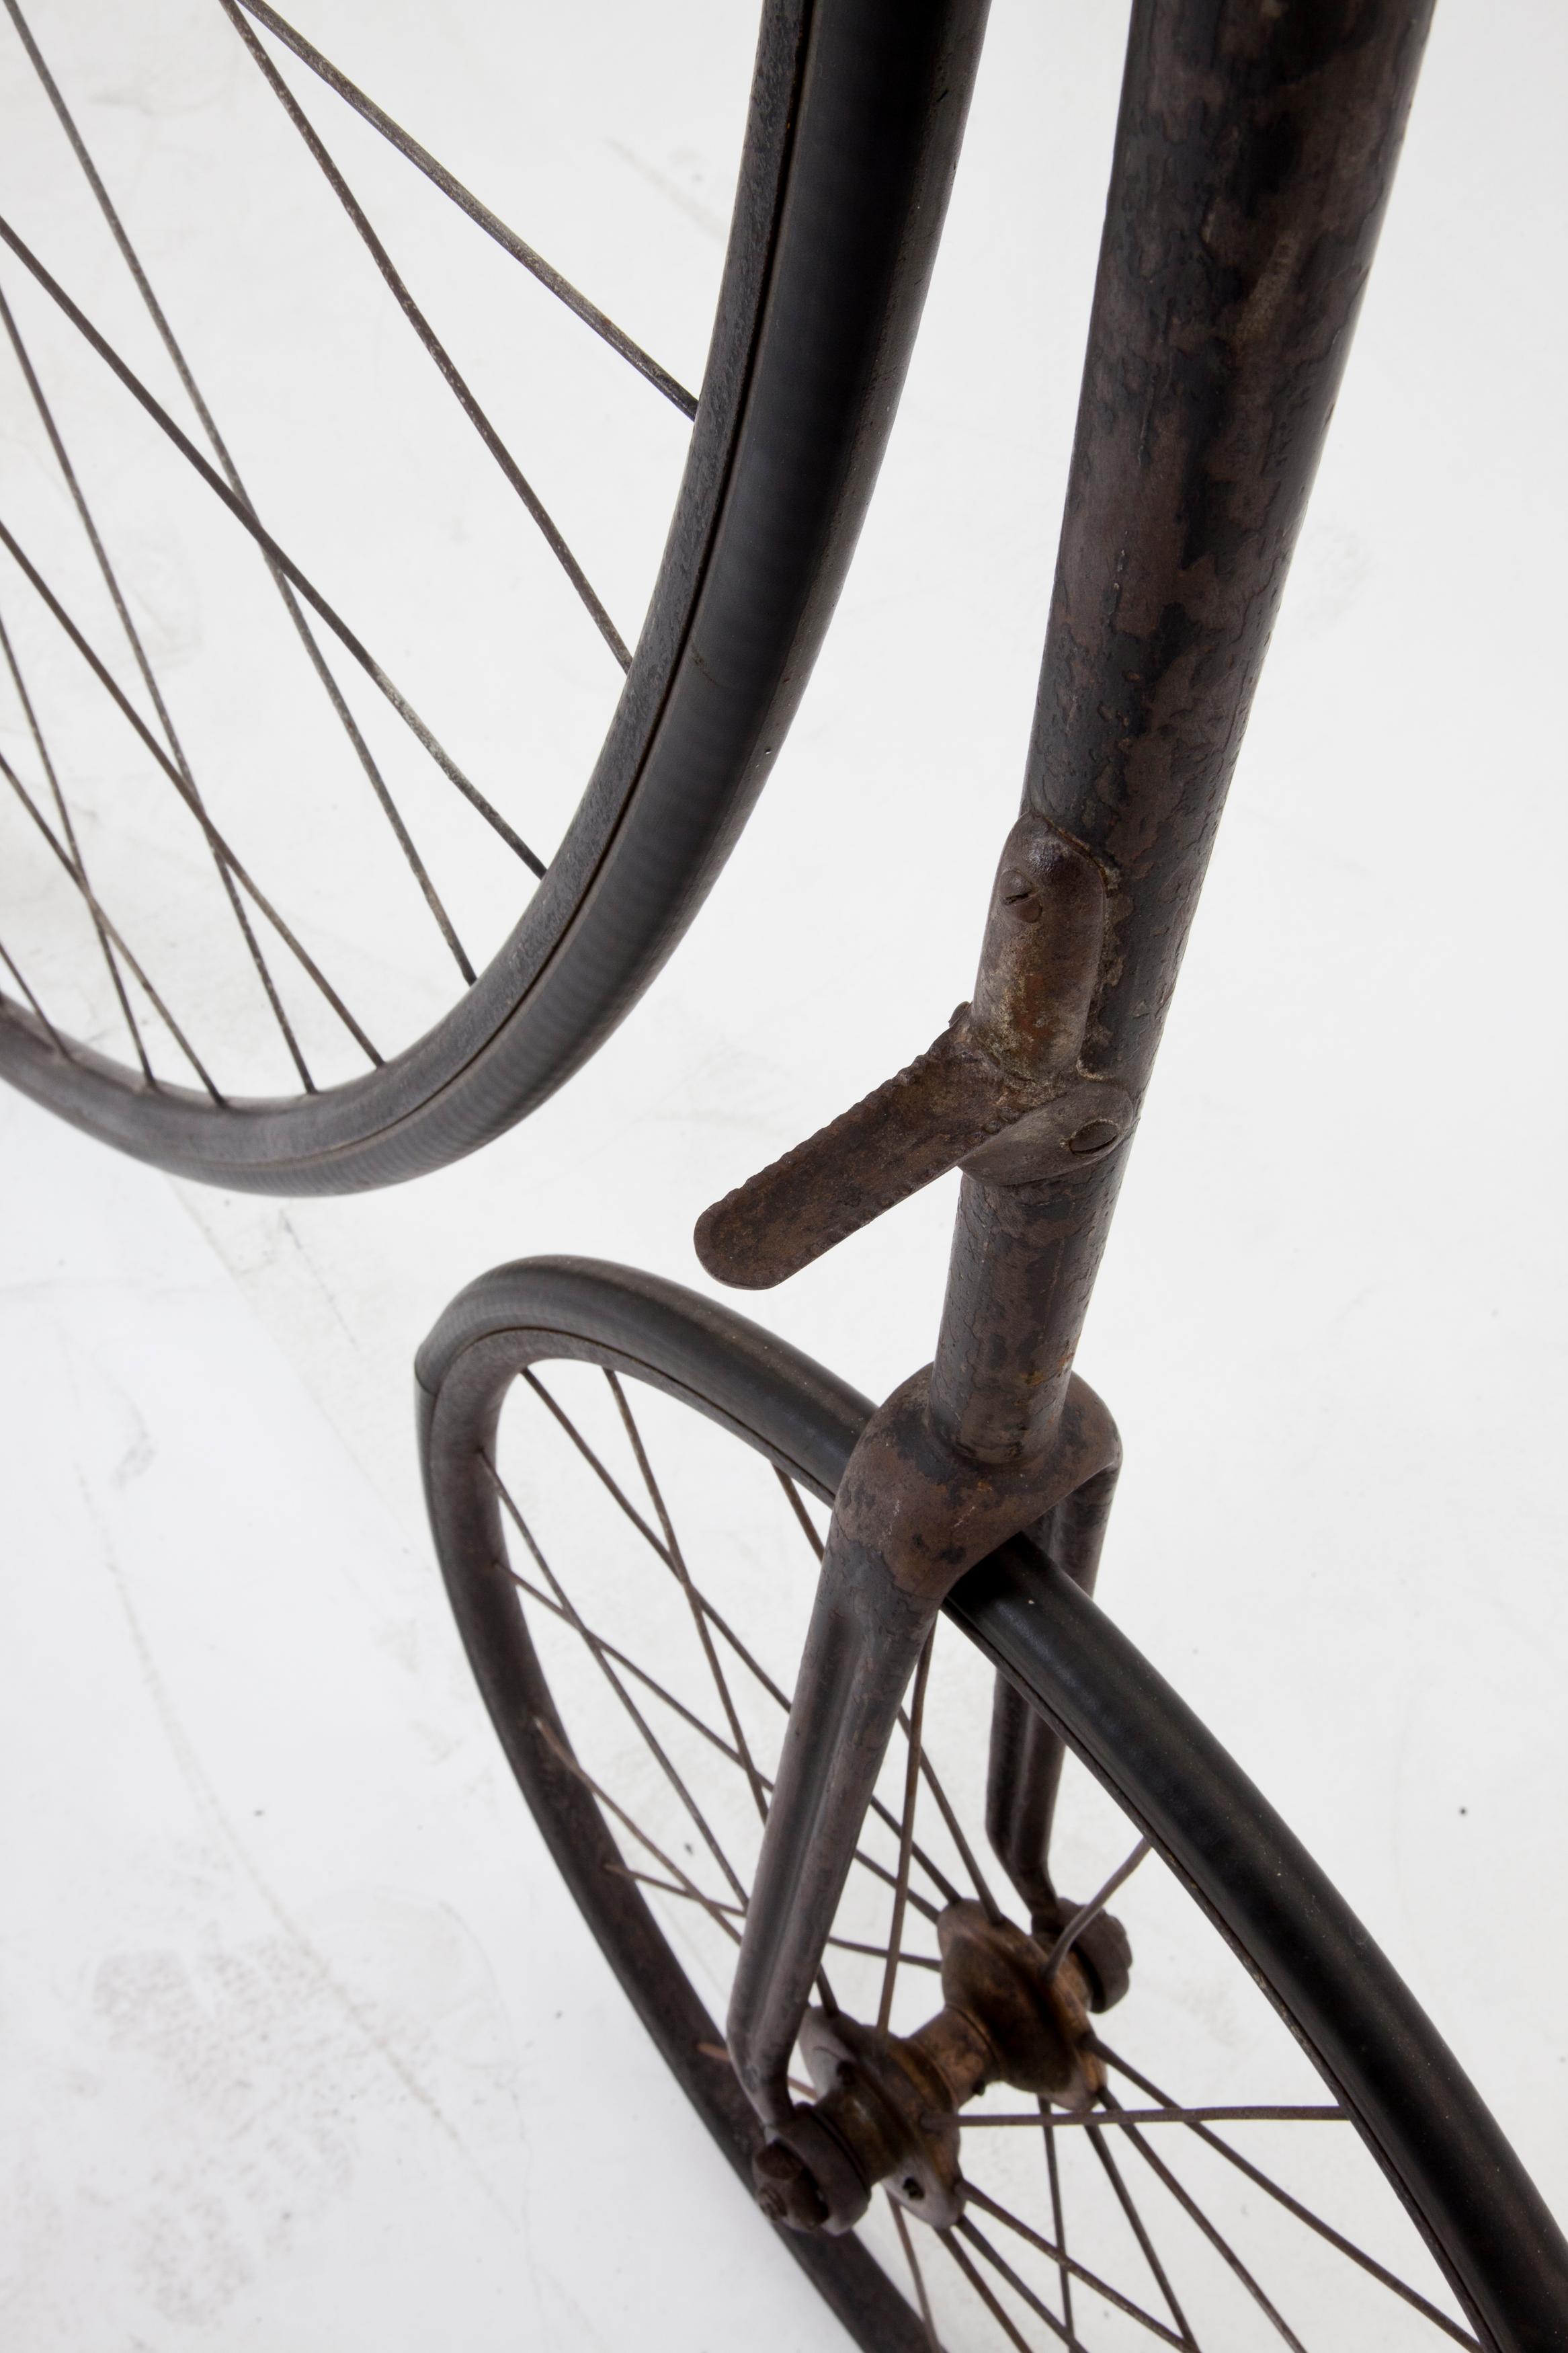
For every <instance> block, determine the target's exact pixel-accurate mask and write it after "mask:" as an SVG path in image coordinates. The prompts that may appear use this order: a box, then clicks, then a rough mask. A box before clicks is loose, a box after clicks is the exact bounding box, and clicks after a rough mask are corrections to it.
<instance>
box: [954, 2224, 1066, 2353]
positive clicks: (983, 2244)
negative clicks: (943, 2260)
mask: <svg viewBox="0 0 1568 2353" xmlns="http://www.w3.org/2000/svg"><path fill="white" fill-rule="evenodd" d="M952 2227H953V2229H954V2230H955V2231H957V2232H958V2233H959V2234H960V2236H961V2237H962V2238H963V2239H965V2240H967V2242H968V2243H969V2244H970V2245H971V2246H972V2247H973V2249H974V2250H975V2252H976V2253H978V2254H982V2255H984V2258H985V2260H986V2262H987V2263H989V2264H990V2265H991V2266H992V2268H993V2269H994V2271H997V2272H999V2273H1000V2274H1001V2275H1002V2277H1003V2278H1004V2279H1005V2281H1006V2283H1007V2284H1008V2286H1009V2287H1010V2288H1011V2289H1012V2291H1013V2293H1014V2295H1016V2296H1020V2297H1022V2299H1023V2301H1024V2302H1025V2303H1026V2305H1027V2306H1028V2307H1029V2309H1030V2311H1031V2312H1033V2313H1036V2314H1037V2315H1038V2316H1039V2318H1040V2319H1042V2320H1043V2321H1044V2322H1045V2324H1046V2327H1047V2328H1048V2329H1049V2330H1050V2331H1051V2333H1052V2335H1053V2336H1056V2337H1060V2338H1061V2341H1062V2343H1063V2344H1064V2345H1070V2346H1071V2347H1072V2348H1073V2353H1083V2348H1082V2346H1081V2345H1080V2344H1079V2340H1078V2338H1077V2337H1075V2336H1074V2334H1073V2332H1072V2330H1071V2329H1070V2328H1069V2327H1068V2326H1067V2324H1066V2323H1065V2322H1064V2321H1060V2320H1058V2318H1057V2316H1056V2314H1055V2313H1054V2312H1052V2311H1051V2310H1050V2308H1049V2306H1047V2305H1045V2304H1042V2302H1041V2301H1040V2298H1039V2297H1038V2296H1037V2295H1036V2294H1035V2291H1034V2289H1033V2288H1032V2287H1030V2286H1028V2285H1027V2284H1026V2282H1025V2281H1023V2280H1021V2279H1020V2278H1019V2277H1018V2274H1017V2273H1016V2271H1015V2270H1014V2269H1013V2266H1012V2264H1011V2263H1008V2262H1007V2261H1006V2260H1005V2257H1004V2256H1002V2255H1000V2254H998V2253H997V2252H996V2249H995V2248H994V2246H993V2245H992V2243H991V2242H990V2240H989V2239H988V2238H986V2236H985V2234H984V2232H982V2231H978V2230H976V2228H975V2226H974V2224H973V2222H972V2221H970V2220H969V2217H968V2216H967V2214H964V2215H961V2216H960V2218H959V2220H958V2221H956V2222H955V2223H954V2224H953V2226H952Z"/></svg>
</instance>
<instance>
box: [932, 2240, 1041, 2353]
mask: <svg viewBox="0 0 1568 2353" xmlns="http://www.w3.org/2000/svg"><path fill="white" fill-rule="evenodd" d="M936 2235H937V2242H938V2244H939V2245H941V2246H943V2247H945V2248H946V2249H947V2252H948V2253H949V2254H950V2255H951V2256H952V2260H953V2262H954V2263H956V2264H957V2265H958V2268H959V2270H960V2271H961V2272H962V2273H963V2276H964V2278H965V2279H966V2280H967V2281H968V2282H969V2284H970V2286H971V2287H972V2288H973V2290H974V2293H975V2295H977V2296H978V2297H979V2298H980V2301H981V2303H982V2304H983V2305H984V2306H985V2309H986V2311H987V2312H988V2313H989V2314H990V2315H991V2317H992V2319H993V2320H994V2322H995V2323H996V2326H997V2327H998V2328H1000V2329H1001V2330H1002V2332H1003V2334H1004V2335H1005V2337H1006V2338H1007V2340H1008V2342H1009V2343H1010V2344H1012V2345H1016V2347H1017V2348H1018V2353H1030V2348H1029V2344H1028V2340H1027V2339H1026V2337H1020V2336H1019V2334H1018V2331H1017V2329H1016V2327H1014V2325H1013V2323H1012V2321H1011V2320H1010V2319H1009V2318H1008V2316H1007V2315H1006V2314H1005V2312H1004V2311H1003V2309H1002V2306H1000V2305H999V2304H998V2303H997V2301H996V2298H995V2295H994V2293H993V2291H992V2288H991V2285H990V2284H989V2282H988V2281H986V2280H984V2279H983V2278H982V2277H981V2275H980V2274H979V2273H978V2272H977V2271H976V2270H975V2268H974V2265H973V2263H971V2262H970V2260H969V2257H968V2256H967V2255H966V2254H965V2253H964V2252H963V2248H962V2247H961V2246H960V2245H959V2243H958V2241H957V2240H956V2239H955V2238H954V2237H953V2235H952V2232H951V2231H939V2232H937V2234H936ZM1056 2325H1057V2327H1058V2329H1059V2327H1060V2323H1059V2322H1058V2323H1057V2324H1056Z"/></svg>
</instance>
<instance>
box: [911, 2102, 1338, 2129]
mask: <svg viewBox="0 0 1568 2353" xmlns="http://www.w3.org/2000/svg"><path fill="white" fill-rule="evenodd" d="M1119 2113H1120V2116H1121V2122H1122V2123H1123V2124H1134V2125H1194V2124H1291V2125H1303V2124H1346V2123H1348V2122H1349V2116H1348V2115H1347V2112H1346V2111H1345V2110H1344V2109H1343V2108H1328V2107H1321V2106H1319V2107H1298V2108H1279V2107H1272V2108H1270V2107H1252V2108H1178V2107H1174V2106H1173V2107H1168V2108H1122V2109H1121V2110H1120V2112H1119ZM958 2121H959V2123H960V2124H961V2125H963V2127H964V2128H965V2130H966V2131H973V2130H986V2131H994V2130H996V2129H997V2128H998V2127H1001V2126H1028V2127H1029V2128H1030V2129H1031V2130H1034V2131H1038V2130H1039V2129H1040V2127H1041V2126H1044V2127H1045V2129H1046V2130H1047V2131H1048V2132H1063V2131H1066V2130H1067V2128H1068V2126H1073V2125H1084V2126H1088V2125H1092V2124H1096V2123H1098V2122H1099V2119H1098V2117H1097V2116H1095V2115H1094V2112H1093V2110H1092V2109H1089V2108H1057V2109H1053V2110H1052V2111H1051V2112H1050V2113H1049V2114H1048V2115H1047V2116H1037V2115H1036V2116H1029V2115H1019V2116H960V2117H959V2119H958Z"/></svg>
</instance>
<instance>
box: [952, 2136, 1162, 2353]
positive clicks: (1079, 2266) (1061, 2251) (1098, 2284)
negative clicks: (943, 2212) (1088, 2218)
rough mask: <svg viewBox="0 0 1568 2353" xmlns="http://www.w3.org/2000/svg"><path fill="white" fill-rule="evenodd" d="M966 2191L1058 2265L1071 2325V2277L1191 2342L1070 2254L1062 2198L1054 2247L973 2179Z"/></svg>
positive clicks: (1131, 2314) (1150, 2325) (1155, 2328)
mask: <svg viewBox="0 0 1568 2353" xmlns="http://www.w3.org/2000/svg"><path fill="white" fill-rule="evenodd" d="M1047 2146H1048V2144H1047ZM963 2193H964V2198H965V2200H966V2202H967V2203H968V2204H969V2205H971V2206H978V2207H979V2208H980V2209H981V2210H982V2211H983V2212H984V2213H987V2214H989V2215H990V2216H991V2217H992V2218H993V2220H994V2221H998V2222H1000V2223H1001V2224H1002V2226H1003V2228H1004V2229H1005V2230H1008V2231H1015V2232H1016V2233H1017V2235H1018V2237H1019V2238H1020V2239H1026V2240H1027V2242H1028V2243H1029V2245H1030V2246H1031V2247H1034V2248H1036V2249H1037V2250H1038V2252H1039V2253H1041V2254H1042V2255H1045V2256H1047V2258H1048V2260H1049V2261H1050V2262H1051V2263H1055V2264H1056V2266H1057V2270H1058V2275H1059V2277H1060V2279H1061V2284H1062V2304H1063V2313H1064V2317H1065V2319H1066V2322H1067V2325H1068V2327H1069V2328H1070V2327H1072V2307H1071V2300H1070V2295H1069V2290H1068V2280H1069V2278H1070V2279H1075V2280H1079V2281H1081V2283H1082V2284H1083V2285H1084V2286H1085V2287H1087V2288H1090V2289H1092V2291H1093V2292H1094V2294H1095V2295H1099V2296H1103V2297H1104V2299H1105V2301H1106V2303H1107V2304H1113V2305H1114V2306H1116V2309H1117V2311H1118V2312H1124V2313H1125V2314H1126V2315H1127V2316H1128V2318H1129V2319H1130V2320H1136V2321H1138V2322H1139V2323H1140V2324H1141V2325H1142V2327H1144V2328H1147V2329H1149V2330H1150V2331H1151V2332H1152V2334H1153V2335H1154V2336H1156V2337H1160V2338H1162V2339H1163V2342H1164V2343H1165V2344H1167V2345H1175V2346H1185V2345H1188V2344H1190V2342H1191V2339H1190V2338H1188V2337H1178V2336H1177V2334H1176V2332H1175V2330H1174V2329H1173V2328H1168V2327H1166V2325H1165V2323H1164V2322H1163V2320H1157V2319H1156V2318H1155V2317H1154V2315H1153V2314H1152V2312H1145V2311H1144V2309H1143V2307H1142V2305H1141V2304H1134V2303H1133V2301H1132V2299H1131V2296H1127V2295H1122V2293H1121V2289H1120V2288H1117V2287H1112V2286H1111V2284H1110V2281H1109V2280H1105V2279H1101V2278H1100V2274H1099V2273H1098V2272H1091V2271H1090V2270H1089V2266H1088V2264H1087V2263H1079V2262H1078V2261H1077V2259H1076V2258H1075V2257H1074V2256H1072V2255H1069V2254H1068V2251H1067V2245H1066V2240H1065V2233H1064V2232H1063V2230H1062V2222H1061V2211H1060V2204H1059V2201H1058V2203H1057V2209H1056V2229H1057V2243H1056V2244H1055V2245H1054V2246H1053V2245H1052V2243H1051V2242H1050V2240H1049V2239H1047V2238H1045V2237H1043V2236H1042V2235H1041V2233H1040V2232H1038V2231H1033V2230H1031V2229H1030V2227H1029V2225H1028V2223H1027V2222H1024V2221H1019V2219H1018V2217H1017V2215H1016V2214H1010V2213H1009V2212H1008V2211H1007V2209H1006V2208H1005V2206H999V2205H998V2204H997V2202H996V2200H995V2199H994V2198H988V2197H987V2196H986V2194H985V2192H984V2190H983V2189H977V2188H976V2187H975V2185H974V2183H973V2181H968V2180H966V2181H965V2183H964V2185H963Z"/></svg>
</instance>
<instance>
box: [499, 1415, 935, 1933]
mask: <svg viewBox="0 0 1568 2353" xmlns="http://www.w3.org/2000/svg"><path fill="white" fill-rule="evenodd" d="M479 1461H480V1462H481V1463H482V1464H483V1467H484V1471H485V1474H486V1476H487V1477H488V1478H489V1480H490V1482H491V1483H492V1484H493V1485H494V1487H495V1490H496V1493H498V1495H499V1496H500V1500H501V1503H502V1505H503V1506H504V1508H505V1510H506V1512H507V1514H508V1516H509V1518H510V1520H511V1522H512V1524H513V1525H514V1526H515V1527H516V1528H517V1530H518V1533H519V1534H520V1535H521V1537H522V1540H523V1542H524V1543H525V1544H526V1545H527V1546H528V1547H529V1549H530V1551H531V1552H532V1551H533V1550H534V1544H533V1537H532V1535H531V1532H530V1529H529V1527H528V1524H527V1522H526V1521H525V1520H524V1519H523V1517H522V1514H521V1512H520V1511H519V1509H518V1507H517V1505H516V1504H515V1503H514V1501H513V1500H512V1497H511V1493H510V1490H509V1489H508V1487H507V1485H506V1482H505V1481H504V1480H503V1479H502V1478H501V1476H500V1472H498V1471H497V1470H496V1468H495V1466H494V1464H493V1463H491V1462H490V1461H488V1460H487V1458H486V1457H485V1456H484V1455H482V1454H481V1455H480V1456H479ZM535 1556H536V1557H537V1555H535ZM497 1565H498V1567H500V1571H501V1574H502V1575H503V1576H504V1577H507V1578H509V1579H510V1582H511V1583H512V1584H513V1585H515V1586H516V1587H518V1588H519V1589H520V1591H521V1592H523V1593H526V1594H527V1596H528V1598H529V1599H530V1600H531V1601H536V1602H538V1603H539V1604H540V1606H541V1607H542V1609H549V1610H551V1611H552V1612H553V1613H554V1615H555V1616H556V1617H558V1618H560V1619H562V1620H563V1621H564V1622H565V1623H567V1624H569V1625H573V1626H574V1630H575V1631H576V1632H578V1633H579V1634H580V1635H582V1637H583V1639H584V1641H592V1642H594V1643H595V1644H597V1645H598V1647H599V1648H600V1649H602V1650H603V1651H604V1652H605V1656H606V1657H607V1658H610V1659H612V1660H613V1661H614V1662H615V1663H616V1665H617V1666H619V1667H624V1668H625V1669H626V1672H627V1673H628V1674H631V1675H635V1676H636V1677H637V1681H638V1682H639V1683H643V1684H645V1685H646V1686H647V1689H648V1690H649V1691H650V1692H652V1693H653V1694H655V1696H656V1697H657V1698H658V1699H661V1700H662V1701H663V1702H664V1704H665V1705H666V1706H667V1707H669V1708H673V1710H674V1711H675V1713H676V1715H679V1716H681V1717H682V1718H683V1719H684V1720H685V1722H686V1723H688V1724H689V1725H690V1726H691V1728H692V1730H693V1731H694V1732H698V1733H700V1734H701V1736H702V1737H703V1739H704V1740H706V1741H708V1742H710V1744H711V1746H713V1747H715V1748H716V1749H718V1751H719V1753H720V1755H721V1757H726V1758H727V1759H728V1760H729V1762H730V1763H731V1765H733V1766H735V1767H736V1768H737V1769H738V1770H740V1771H742V1772H744V1771H745V1769H746V1767H745V1764H744V1761H743V1759H742V1757H741V1756H740V1754H739V1752H738V1751H737V1750H735V1749H733V1748H731V1746H730V1744H729V1742H728V1741H727V1740H726V1739H725V1738H724V1736H723V1735H722V1734H721V1733H719V1732H715V1731H714V1729H713V1727H712V1725H710V1724H704V1723H703V1721H702V1718H701V1717H700V1715H697V1714H696V1713H695V1712H694V1711H693V1710H692V1709H690V1708H689V1707H688V1706H687V1705H686V1704H685V1702H684V1701H683V1700H679V1699H677V1697H676V1696H675V1694H674V1693H673V1692H672V1691H668V1690H667V1689H666V1687H665V1685H664V1684H663V1683H660V1682H659V1681H658V1678H657V1676H654V1675H651V1674H649V1673H648V1672H647V1668H646V1667H641V1666H639V1665H638V1664H637V1661H636V1660H635V1659H631V1658H628V1657H627V1656H626V1652H625V1651H620V1650H617V1649H616V1646H615V1644H614V1643H613V1642H607V1641H605V1639H604V1637H603V1636H602V1635H599V1634H591V1633H590V1631H589V1630H588V1629H587V1628H586V1627H585V1626H584V1625H583V1624H582V1623H581V1622H580V1621H577V1620H574V1619H573V1617H572V1615H571V1613H570V1611H569V1610H567V1609H563V1606H562V1604H561V1603H560V1602H559V1601H557V1600H555V1599H553V1597H552V1595H551V1594H549V1593H546V1592H544V1591H543V1590H542V1588H540V1587H538V1586H536V1585H531V1584H530V1583H529V1581H528V1579H527V1578H526V1577H520V1576H519V1575H518V1573H517V1571H516V1569H515V1568H513V1567H511V1566H510V1563H509V1562H506V1561H501V1562H499V1563H498V1564H497ZM541 1566H542V1564H541ZM758 1778H759V1780H760V1781H761V1783H762V1787H763V1793H764V1795H765V1796H767V1797H771V1796H772V1795H773V1782H772V1781H771V1780H770V1779H769V1778H768V1776H767V1775H766V1774H765V1773H760V1774H759V1775H758ZM855 1860H856V1862H858V1863H861V1864H863V1865H864V1867H865V1868H866V1869H867V1870H868V1871H869V1872H870V1873H873V1874H874V1875H875V1876H876V1877H878V1878H879V1879H882V1880H884V1881H885V1882H886V1883H887V1884H888V1885H889V1887H890V1886H891V1885H892V1884H893V1873H891V1872H890V1871H889V1870H888V1869H887V1868H886V1867H885V1865H883V1864H882V1863H879V1862H877V1861H876V1860H875V1859H874V1858H873V1857H872V1856H870V1855H868V1854H867V1853H866V1852H864V1851H863V1850H862V1849H861V1848H859V1847H857V1848H856V1850H855ZM909 1901H910V1906H911V1908H912V1909H913V1910H915V1911H917V1912H919V1913H921V1914H922V1915H923V1916H924V1917H925V1918H926V1919H927V1920H930V1921H934V1920H935V1919H936V1917H937V1911H936V1906H935V1905H934V1904H930V1903H928V1902H927V1901H926V1900H925V1898H924V1897H923V1896H921V1895H918V1894H915V1892H914V1891H913V1890H912V1889H911V1890H910V1897H909ZM835 1941H836V1942H837V1943H839V1944H842V1945H844V1946H845V1949H846V1950H847V1951H853V1952H867V1953H869V1954H871V1955H872V1956H873V1957H875V1958H876V1959H878V1960H883V1959H885V1958H886V1957H887V1956H886V1950H885V1948H884V1947H881V1946H870V1945H867V1946H858V1945H849V1944H848V1943H847V1941H846V1940H845V1939H844V1938H842V1937H840V1938H837V1939H836V1940H835ZM905 1959H906V1960H907V1961H908V1962H909V1964H910V1966H911V1967H912V1968H936V1969H939V1968H941V1967H942V1964H941V1962H940V1961H936V1960H930V1959H927V1958H926V1957H923V1956H922V1955H921V1954H919V1953H908V1954H906V1955H905Z"/></svg>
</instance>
